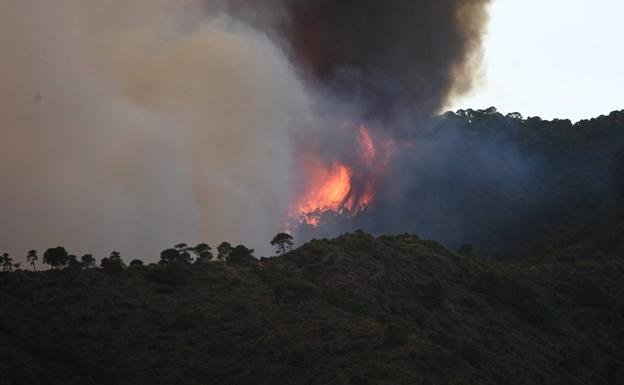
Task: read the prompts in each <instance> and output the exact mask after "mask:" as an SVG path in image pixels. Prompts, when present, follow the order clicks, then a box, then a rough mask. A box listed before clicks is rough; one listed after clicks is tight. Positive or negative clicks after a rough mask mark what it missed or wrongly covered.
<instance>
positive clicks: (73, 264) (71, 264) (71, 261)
mask: <svg viewBox="0 0 624 385" xmlns="http://www.w3.org/2000/svg"><path fill="white" fill-rule="evenodd" d="M67 268H68V269H71V270H80V269H82V263H81V262H80V261H78V257H76V256H75V255H73V254H70V255H69V257H68V262H67Z"/></svg>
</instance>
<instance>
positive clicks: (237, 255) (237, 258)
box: [227, 245, 255, 263]
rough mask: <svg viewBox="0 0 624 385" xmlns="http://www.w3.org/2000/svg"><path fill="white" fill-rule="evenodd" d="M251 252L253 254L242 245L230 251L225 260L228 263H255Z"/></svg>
mask: <svg viewBox="0 0 624 385" xmlns="http://www.w3.org/2000/svg"><path fill="white" fill-rule="evenodd" d="M253 252H254V250H253V249H248V248H247V247H245V246H244V245H238V246H236V247H235V248H233V249H231V250H230V253H229V256H228V257H227V260H228V262H230V263H247V262H252V261H255V258H254V256H253Z"/></svg>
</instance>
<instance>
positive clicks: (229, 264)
mask: <svg viewBox="0 0 624 385" xmlns="http://www.w3.org/2000/svg"><path fill="white" fill-rule="evenodd" d="M112 257H113V256H111V258H107V259H108V260H109V261H110V260H111V259H112V260H116V258H112ZM133 265H134V264H133ZM136 267H137V268H133V269H123V270H116V274H110V273H108V271H107V270H104V269H83V270H81V271H78V272H76V271H72V270H71V269H65V270H62V271H60V272H52V271H43V272H38V273H32V272H12V273H0V357H2V359H1V360H0V379H1V380H2V381H0V382H2V383H3V384H4V383H6V384H9V385H14V384H24V385H31V384H32V385H35V384H45V385H48V384H49V385H56V384H98V385H99V384H150V385H160V384H162V385H165V384H167V385H168V384H181V385H186V384H189V385H198V384H206V385H210V384H215V385H216V384H241V385H245V384H259V385H262V384H267V385H269V384H270V385H273V384H286V385H288V384H387V385H390V384H393V385H394V384H452V383H468V384H502V383H504V384H539V383H547V384H566V385H568V384H571V385H576V384H579V385H580V384H619V383H621V381H622V379H623V377H622V376H623V375H624V373H623V372H622V369H621V365H620V363H621V362H623V361H624V338H622V336H623V335H624V284H623V281H622V279H621V277H622V274H624V263H622V260H621V258H616V257H607V256H601V257H596V258H591V259H588V258H577V259H567V260H558V259H555V260H553V259H549V260H543V261H541V262H539V263H537V262H523V263H517V262H500V261H498V262H496V261H487V260H482V259H479V258H476V257H469V256H459V255H457V254H455V253H453V252H451V251H449V250H447V249H445V248H444V247H443V246H441V245H440V244H439V243H436V242H432V241H425V240H421V239H419V238H418V237H415V236H410V235H401V236H394V237H390V236H385V237H380V238H374V237H372V236H369V235H367V234H365V233H362V232H357V233H355V234H347V235H344V236H342V237H340V238H338V239H335V240H323V241H313V242H311V243H308V244H306V245H304V246H302V247H300V248H299V249H297V250H294V251H292V252H290V253H288V254H287V255H285V256H281V257H278V258H273V259H264V260H262V261H257V260H255V259H253V257H252V256H251V250H249V249H247V248H246V247H244V246H237V247H235V248H231V249H230V250H229V252H228V258H227V260H226V261H225V262H224V263H222V262H212V263H205V264H201V265H189V264H186V263H169V264H158V265H149V266H143V267H139V266H136Z"/></svg>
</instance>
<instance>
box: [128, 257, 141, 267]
mask: <svg viewBox="0 0 624 385" xmlns="http://www.w3.org/2000/svg"><path fill="white" fill-rule="evenodd" d="M130 267H132V268H134V269H136V268H140V267H143V261H141V260H140V259H133V260H132V262H130Z"/></svg>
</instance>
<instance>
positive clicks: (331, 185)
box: [291, 124, 388, 226]
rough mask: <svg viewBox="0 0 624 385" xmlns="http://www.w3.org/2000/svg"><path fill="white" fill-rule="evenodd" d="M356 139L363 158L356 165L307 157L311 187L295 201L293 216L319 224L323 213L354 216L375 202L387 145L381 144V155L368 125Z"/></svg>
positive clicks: (306, 172) (307, 171)
mask: <svg viewBox="0 0 624 385" xmlns="http://www.w3.org/2000/svg"><path fill="white" fill-rule="evenodd" d="M349 127H352V126H350V125H349V124H347V125H346V126H345V127H343V128H349ZM355 141H356V143H354V145H356V148H357V152H358V157H359V159H360V161H359V162H357V161H356V162H355V163H356V164H355V165H347V164H345V163H344V162H340V161H337V160H334V161H333V162H331V163H329V164H327V163H325V162H322V161H321V160H319V159H318V158H316V157H315V156H311V157H306V158H305V159H304V162H305V163H304V172H305V175H306V176H307V178H308V187H307V189H306V190H305V192H304V194H303V195H302V197H301V198H300V199H299V200H298V202H297V203H296V205H295V208H294V210H293V213H292V214H291V217H292V218H293V219H295V220H296V221H298V222H299V223H306V224H308V225H312V226H319V225H320V220H321V216H322V215H323V213H326V212H335V213H338V214H341V215H346V216H348V217H352V216H355V215H356V214H358V213H359V212H360V211H362V210H364V209H366V208H367V207H368V206H369V205H370V204H371V203H372V202H373V199H374V196H375V183H376V180H377V178H378V176H379V175H380V172H381V171H382V169H383V168H385V165H386V163H387V161H385V160H384V157H386V158H387V156H388V154H387V152H388V151H387V150H388V148H386V147H388V146H382V155H381V157H378V154H377V149H376V147H375V142H374V140H373V138H372V137H371V135H370V133H369V131H368V129H367V128H366V127H365V126H360V127H359V128H358V130H357V136H356V137H355ZM378 158H380V159H378ZM354 168H355V170H357V172H354ZM356 181H357V182H356ZM354 184H355V185H356V186H357V187H354Z"/></svg>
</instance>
